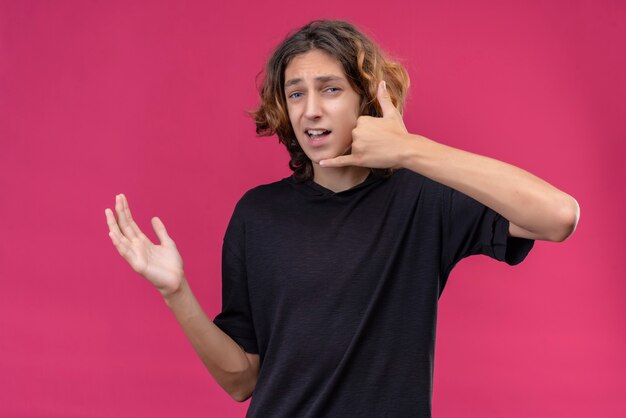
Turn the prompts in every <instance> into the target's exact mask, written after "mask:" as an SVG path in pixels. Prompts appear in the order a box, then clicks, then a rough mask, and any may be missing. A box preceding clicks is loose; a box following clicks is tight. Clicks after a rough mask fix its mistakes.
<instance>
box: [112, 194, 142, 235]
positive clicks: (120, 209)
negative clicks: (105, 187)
mask: <svg viewBox="0 0 626 418" xmlns="http://www.w3.org/2000/svg"><path fill="white" fill-rule="evenodd" d="M115 211H116V212H117V221H118V224H119V226H120V229H121V230H122V233H123V234H124V235H125V236H126V238H128V239H130V240H132V239H134V238H137V232H136V231H135V230H134V229H133V228H132V226H131V224H130V220H129V218H128V216H127V215H126V209H125V208H124V197H123V196H122V195H121V194H118V195H117V196H115Z"/></svg>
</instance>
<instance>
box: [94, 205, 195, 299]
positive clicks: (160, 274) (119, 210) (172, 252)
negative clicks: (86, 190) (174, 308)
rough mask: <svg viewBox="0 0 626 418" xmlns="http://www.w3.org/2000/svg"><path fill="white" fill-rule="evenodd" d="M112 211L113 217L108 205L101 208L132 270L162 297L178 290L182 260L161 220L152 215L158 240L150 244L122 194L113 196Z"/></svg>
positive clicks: (116, 244) (182, 273) (111, 232)
mask: <svg viewBox="0 0 626 418" xmlns="http://www.w3.org/2000/svg"><path fill="white" fill-rule="evenodd" d="M115 212H116V214H117V219H116V218H115V216H114V215H113V211H112V210H111V209H109V208H106V209H105V210H104V213H105V215H106V219H107V224H108V226H109V237H111V241H113V245H115V248H117V251H118V252H119V253H120V255H121V256H122V257H124V259H125V260H126V261H127V262H128V264H130V266H131V267H132V268H133V270H135V271H136V272H137V273H139V274H140V275H142V276H143V277H145V278H146V279H147V280H148V281H149V282H150V283H152V284H153V285H154V286H155V287H156V288H157V289H158V290H159V292H161V295H163V297H168V296H170V295H172V294H173V293H175V292H176V291H177V290H179V289H180V287H181V285H182V282H183V280H184V279H185V276H184V272H183V260H182V258H181V256H180V254H179V253H178V250H177V249H176V244H175V243H174V241H173V240H172V239H171V238H170V237H169V235H168V234H167V231H166V229H165V225H163V222H161V220H160V219H159V218H157V217H154V218H152V228H154V232H155V233H156V235H157V237H158V238H159V241H160V245H154V244H153V243H152V242H151V241H150V239H149V238H148V237H146V236H145V235H144V234H143V232H141V230H140V229H139V227H138V226H137V224H136V223H135V221H134V220H133V218H132V216H131V214H130V208H129V207H128V201H127V200H126V196H124V195H123V194H119V195H117V196H115Z"/></svg>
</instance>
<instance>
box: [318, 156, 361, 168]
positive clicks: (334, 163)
mask: <svg viewBox="0 0 626 418" xmlns="http://www.w3.org/2000/svg"><path fill="white" fill-rule="evenodd" d="M348 165H358V164H357V159H356V157H355V156H354V155H352V154H350V155H340V156H339V157H335V158H329V159H327V160H321V161H320V166H322V167H345V166H348Z"/></svg>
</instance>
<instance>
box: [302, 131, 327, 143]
mask: <svg viewBox="0 0 626 418" xmlns="http://www.w3.org/2000/svg"><path fill="white" fill-rule="evenodd" d="M304 133H305V134H306V135H307V136H308V137H309V139H311V140H313V141H319V140H320V139H322V138H324V137H325V136H326V135H328V134H329V133H331V131H329V130H328V129H307V130H306V131H304Z"/></svg>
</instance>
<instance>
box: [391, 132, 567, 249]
mask: <svg viewBox="0 0 626 418" xmlns="http://www.w3.org/2000/svg"><path fill="white" fill-rule="evenodd" d="M411 139H412V140H411V141H407V143H408V144H409V146H408V147H407V152H406V153H405V155H404V158H403V164H402V166H403V167H405V168H407V169H409V170H412V171H415V172H418V173H420V174H422V175H424V176H426V177H429V178H431V179H433V180H435V181H437V182H439V183H442V184H445V185H446V186H449V187H452V188H453V189H456V190H458V191H460V192H462V193H464V194H466V195H468V196H470V197H472V198H474V199H476V200H478V201H479V202H481V203H482V204H484V205H485V206H487V207H489V208H491V209H493V210H494V211H496V212H498V213H499V214H500V215H502V216H503V217H505V218H506V219H508V220H509V221H510V222H511V223H514V224H515V225H518V226H520V227H521V228H524V229H526V230H528V231H532V232H535V233H537V234H540V235H541V237H542V238H541V239H546V240H551V241H558V240H562V239H565V237H567V236H568V235H569V234H570V233H571V232H572V231H573V228H574V227H575V225H576V222H577V220H578V211H579V209H578V203H577V202H576V200H575V199H574V198H572V197H571V196H570V195H568V194H566V193H564V192H562V191H560V190H558V189H557V188H555V187H554V186H552V185H550V184H548V183H547V182H545V181H544V180H542V179H540V178H538V177H536V176H534V175H532V174H531V173H529V172H527V171H525V170H522V169H521V168H518V167H515V166H513V165H510V164H507V163H505V162H502V161H498V160H495V159H493V158H489V157H485V156H482V155H478V154H473V153H470V152H467V151H463V150H460V149H457V148H453V147H450V146H447V145H444V144H440V143H438V142H435V141H432V140H430V139H428V138H425V137H422V136H419V135H411Z"/></svg>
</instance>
